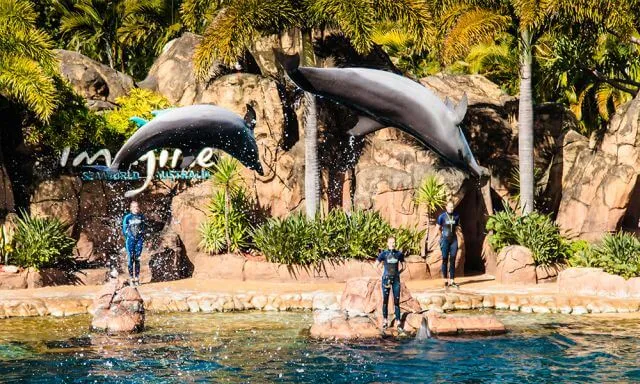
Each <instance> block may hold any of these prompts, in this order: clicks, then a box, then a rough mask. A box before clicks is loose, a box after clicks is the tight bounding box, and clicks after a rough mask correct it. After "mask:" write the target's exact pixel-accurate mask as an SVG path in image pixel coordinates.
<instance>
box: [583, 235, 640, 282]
mask: <svg viewBox="0 0 640 384" xmlns="http://www.w3.org/2000/svg"><path fill="white" fill-rule="evenodd" d="M570 264H571V265H572V266H576V267H597V268H602V269H603V270H604V271H605V272H608V273H612V274H616V275H620V276H622V277H624V278H630V277H638V276H640V240H638V238H637V237H636V236H635V235H634V234H632V233H626V232H618V233H614V234H610V233H608V234H606V235H605V236H604V237H603V238H602V240H601V241H600V243H598V244H596V245H594V246H593V247H591V249H590V250H589V249H588V248H587V249H585V250H583V251H582V252H581V253H576V255H575V256H574V257H573V258H571V259H570Z"/></svg>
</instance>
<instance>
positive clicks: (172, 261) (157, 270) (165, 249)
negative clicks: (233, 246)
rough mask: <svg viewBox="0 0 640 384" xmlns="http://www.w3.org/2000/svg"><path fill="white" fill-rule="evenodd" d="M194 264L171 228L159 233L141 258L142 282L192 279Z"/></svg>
mask: <svg viewBox="0 0 640 384" xmlns="http://www.w3.org/2000/svg"><path fill="white" fill-rule="evenodd" d="M192 272H193V264H192V263H191V262H190V261H189V259H188V258H187V256H186V252H185V249H184V246H183V244H182V240H180V236H178V234H177V233H175V232H174V231H173V230H171V228H166V229H165V230H163V231H162V232H161V233H159V235H158V237H157V238H156V239H153V240H152V241H151V245H150V246H149V247H148V248H146V249H145V250H144V251H143V252H142V255H141V257H140V282H141V283H150V282H156V281H171V280H178V279H183V278H186V277H190V276H191V274H192Z"/></svg>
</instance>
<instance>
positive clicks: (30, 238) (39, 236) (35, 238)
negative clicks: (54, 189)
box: [11, 212, 75, 269]
mask: <svg viewBox="0 0 640 384" xmlns="http://www.w3.org/2000/svg"><path fill="white" fill-rule="evenodd" d="M21 216H22V217H20V218H18V220H17V223H16V229H15V234H14V236H13V243H14V250H13V253H12V254H11V262H12V263H15V264H16V265H19V266H21V267H34V268H36V269H42V268H50V267H57V266H65V265H69V264H72V263H73V247H74V246H75V240H74V239H72V238H70V237H69V236H67V234H66V230H67V228H68V225H66V224H64V223H62V222H61V221H60V220H59V219H57V218H51V217H31V216H29V215H27V214H26V213H24V212H23V213H22V215H21Z"/></svg>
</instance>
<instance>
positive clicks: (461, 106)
mask: <svg viewBox="0 0 640 384" xmlns="http://www.w3.org/2000/svg"><path fill="white" fill-rule="evenodd" d="M467 104H468V100H467V94H466V92H465V93H464V94H463V95H462V99H460V102H459V103H458V105H456V106H455V108H454V109H453V111H452V112H453V117H454V118H453V121H454V123H455V124H456V125H458V124H460V123H462V120H464V115H465V114H466V113H467Z"/></svg>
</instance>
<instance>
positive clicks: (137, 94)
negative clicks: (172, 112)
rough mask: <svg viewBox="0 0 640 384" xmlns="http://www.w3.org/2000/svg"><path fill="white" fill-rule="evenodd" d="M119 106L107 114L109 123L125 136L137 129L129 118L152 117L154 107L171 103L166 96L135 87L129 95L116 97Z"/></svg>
mask: <svg viewBox="0 0 640 384" xmlns="http://www.w3.org/2000/svg"><path fill="white" fill-rule="evenodd" d="M116 103H118V105H119V107H118V108H117V109H115V110H113V111H109V112H107V113H106V114H105V118H106V119H107V123H108V124H109V125H110V126H111V127H113V129H115V130H116V131H117V132H119V133H120V134H122V135H124V136H125V137H129V136H131V135H132V134H133V133H134V132H135V131H136V129H137V127H136V125H135V123H133V122H132V121H130V120H129V118H131V117H133V116H138V117H142V118H143V119H152V118H153V115H152V114H151V111H153V110H154V109H164V108H169V107H170V106H171V103H170V102H169V100H167V98H166V97H164V96H162V95H160V94H157V93H154V92H152V91H149V90H148V89H141V88H133V89H132V90H131V92H130V93H129V94H128V95H127V96H121V97H118V98H117V99H116Z"/></svg>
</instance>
